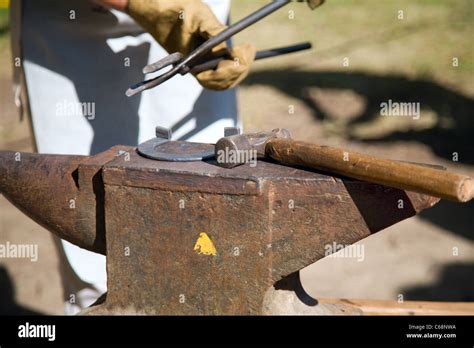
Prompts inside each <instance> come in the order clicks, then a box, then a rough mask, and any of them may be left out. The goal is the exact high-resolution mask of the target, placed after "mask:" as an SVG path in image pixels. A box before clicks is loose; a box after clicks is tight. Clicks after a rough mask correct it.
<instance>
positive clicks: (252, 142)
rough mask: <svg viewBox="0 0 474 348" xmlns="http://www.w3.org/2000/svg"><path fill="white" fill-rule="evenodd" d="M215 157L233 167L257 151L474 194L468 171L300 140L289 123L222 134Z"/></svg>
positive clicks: (445, 192)
mask: <svg viewBox="0 0 474 348" xmlns="http://www.w3.org/2000/svg"><path fill="white" fill-rule="evenodd" d="M215 157H216V159H217V163H218V164H219V165H220V166H222V167H224V168H233V167H236V166H238V165H241V164H244V163H247V162H250V161H251V160H256V159H257V157H258V158H264V157H266V158H272V159H274V160H276V161H279V162H281V163H283V164H287V165H295V166H305V167H308V168H313V169H317V170H322V171H326V172H331V173H336V174H339V175H343V176H346V177H350V178H354V179H358V180H364V181H369V182H373V183H376V184H380V185H385V186H389V187H394V188H398V189H402V190H409V191H414V192H419V193H424V194H428V195H431V196H435V197H439V198H444V199H448V200H451V201H455V202H467V201H469V200H471V199H472V197H473V195H474V180H473V179H472V178H471V177H469V176H465V175H460V174H456V173H452V172H448V171H444V170H440V169H435V168H434V167H433V166H427V165H422V164H414V163H407V162H399V161H392V160H387V159H382V158H378V157H374V156H369V155H365V154H361V153H357V152H351V151H345V150H343V149H338V148H334V147H329V146H322V145H316V144H312V143H307V142H302V141H295V140H292V139H291V135H290V132H289V131H288V130H286V129H274V130H272V131H271V132H259V133H253V134H236V135H231V136H227V137H223V138H221V139H220V140H219V141H218V142H217V144H216V146H215ZM438 168H440V167H438ZM441 168H442V167H441ZM443 169H444V168H443Z"/></svg>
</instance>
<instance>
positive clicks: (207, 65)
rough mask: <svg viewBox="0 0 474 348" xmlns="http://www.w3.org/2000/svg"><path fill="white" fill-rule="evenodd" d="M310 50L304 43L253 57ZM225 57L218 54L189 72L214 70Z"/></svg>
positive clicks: (309, 44)
mask: <svg viewBox="0 0 474 348" xmlns="http://www.w3.org/2000/svg"><path fill="white" fill-rule="evenodd" d="M310 48H311V43H309V42H304V43H301V44H297V45H292V46H286V47H278V48H272V49H269V50H264V51H258V52H257V54H256V55H255V60H260V59H265V58H270V57H276V56H281V55H283V54H289V53H294V52H299V51H303V50H307V49H310ZM226 55H227V53H225V54H220V55H219V56H217V58H214V59H212V60H209V61H207V62H205V63H202V64H198V65H195V66H194V67H193V68H192V69H191V72H192V73H193V74H199V73H200V72H203V71H206V70H214V69H215V68H217V66H218V65H219V62H221V61H222V60H223V59H225V58H226Z"/></svg>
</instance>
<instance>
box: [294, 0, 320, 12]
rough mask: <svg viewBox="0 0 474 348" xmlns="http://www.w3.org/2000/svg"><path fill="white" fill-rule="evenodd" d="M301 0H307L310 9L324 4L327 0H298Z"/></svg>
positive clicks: (300, 0)
mask: <svg viewBox="0 0 474 348" xmlns="http://www.w3.org/2000/svg"><path fill="white" fill-rule="evenodd" d="M298 1H299V2H302V1H306V2H307V3H308V6H309V8H310V9H312V10H314V9H315V8H316V7H319V6H321V5H322V4H324V1H325V0H298Z"/></svg>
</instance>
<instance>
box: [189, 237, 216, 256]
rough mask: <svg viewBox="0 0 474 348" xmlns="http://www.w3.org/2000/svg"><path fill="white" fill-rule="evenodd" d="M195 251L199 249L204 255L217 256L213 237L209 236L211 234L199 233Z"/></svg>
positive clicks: (198, 251) (199, 252)
mask: <svg viewBox="0 0 474 348" xmlns="http://www.w3.org/2000/svg"><path fill="white" fill-rule="evenodd" d="M194 251H197V253H198V254H204V255H212V256H216V254H217V250H216V247H215V246H214V243H212V240H211V238H209V236H208V235H207V234H206V233H204V232H202V233H199V238H198V239H197V241H196V244H195V245H194Z"/></svg>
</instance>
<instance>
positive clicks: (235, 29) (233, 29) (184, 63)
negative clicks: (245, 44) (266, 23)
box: [125, 0, 311, 97]
mask: <svg viewBox="0 0 474 348" xmlns="http://www.w3.org/2000/svg"><path fill="white" fill-rule="evenodd" d="M289 2H291V0H274V1H272V2H271V3H269V4H267V5H265V6H264V7H262V8H260V9H259V10H257V11H256V12H254V13H252V14H250V15H248V16H247V17H245V18H243V19H241V20H240V21H238V22H237V23H235V24H233V25H231V26H229V27H227V29H225V30H224V31H222V32H221V33H219V34H218V35H216V36H214V37H211V38H210V39H208V40H207V41H205V42H204V43H203V44H202V45H201V46H199V47H197V48H196V49H195V50H194V51H192V52H191V53H190V54H189V55H188V56H187V57H186V58H185V57H183V55H182V54H181V53H179V52H175V53H172V54H170V55H168V56H166V57H165V58H163V59H160V60H159V61H157V62H156V63H153V64H150V65H147V66H146V67H144V68H143V73H144V74H150V73H153V72H156V71H158V70H161V69H163V68H166V67H168V66H170V65H171V66H173V68H172V69H171V70H169V71H167V72H165V73H163V74H161V75H159V76H157V77H155V78H153V79H150V80H147V81H143V82H140V83H137V84H136V85H133V86H132V87H130V88H129V89H128V90H127V92H126V93H125V94H126V95H127V96H128V97H131V96H133V95H135V94H138V93H141V92H143V91H145V90H147V89H150V88H154V87H156V86H158V85H160V84H162V83H163V82H166V81H168V80H169V79H171V78H172V77H173V76H175V75H177V74H181V75H185V74H187V73H189V72H192V73H195V74H196V73H199V72H202V71H205V70H210V69H215V68H216V67H217V65H218V64H219V62H220V61H221V60H222V59H224V58H225V56H226V55H227V52H225V51H224V52H221V53H220V54H217V55H213V56H212V58H211V60H208V61H205V62H203V59H205V58H206V57H208V55H209V53H210V52H211V51H212V49H213V48H214V47H216V46H218V45H219V44H221V43H222V42H224V41H227V40H228V39H230V38H231V37H232V36H234V35H235V34H237V33H239V32H240V31H242V30H244V29H245V28H247V27H249V26H251V25H252V24H254V23H256V22H258V21H259V20H261V19H262V18H264V17H266V16H268V15H269V14H271V13H273V12H275V11H276V10H278V9H280V8H281V7H283V6H285V5H286V4H288V3H289ZM309 48H311V44H310V43H308V42H306V43H303V44H298V45H293V46H288V47H282V48H275V49H271V50H266V51H259V52H257V55H256V57H255V59H263V58H269V57H274V56H277V55H281V54H287V53H292V52H297V51H301V50H305V49H309Z"/></svg>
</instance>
